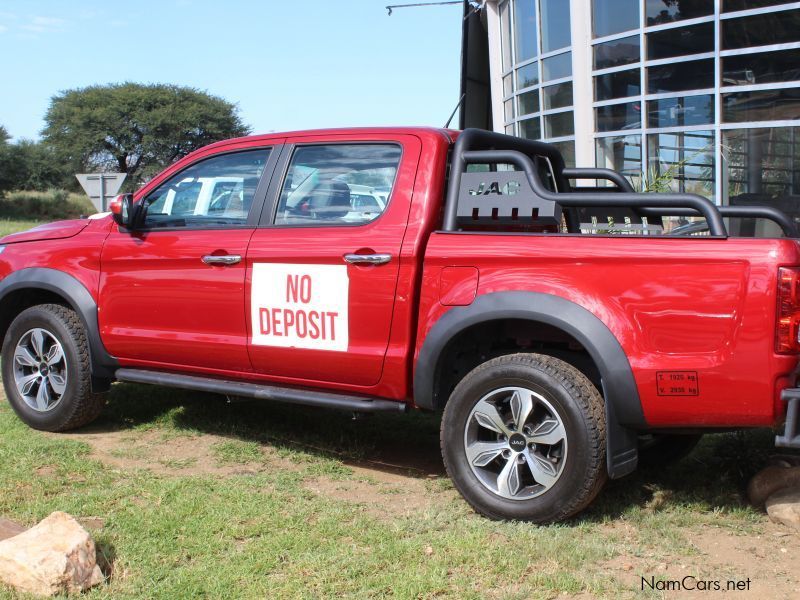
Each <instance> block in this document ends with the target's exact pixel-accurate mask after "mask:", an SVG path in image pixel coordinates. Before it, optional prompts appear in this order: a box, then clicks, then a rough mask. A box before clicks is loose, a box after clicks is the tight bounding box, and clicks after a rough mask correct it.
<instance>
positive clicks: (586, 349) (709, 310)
mask: <svg viewBox="0 0 800 600" xmlns="http://www.w3.org/2000/svg"><path fill="white" fill-rule="evenodd" d="M668 217H682V218H685V219H692V223H693V224H692V225H691V226H690V227H688V228H687V227H685V226H684V227H682V228H680V227H679V228H677V229H674V230H670V227H669V223H668V220H667V218H668ZM742 218H748V219H761V220H762V221H764V222H766V223H768V224H769V226H768V227H767V228H766V229H764V230H766V231H771V232H773V233H774V237H761V238H752V237H734V236H732V235H731V234H730V232H729V229H730V230H733V229H734V227H733V225H734V224H735V223H737V222H738V220H739V219H742ZM687 222H688V221H687ZM682 230H683V233H682ZM796 237H797V231H796V228H795V224H794V222H792V221H791V220H790V219H788V218H787V217H786V215H784V214H783V213H780V212H778V211H777V210H774V209H772V208H769V207H718V206H715V205H714V204H713V203H712V202H710V201H709V200H707V199H706V198H703V197H701V196H696V195H691V194H642V193H635V192H634V190H633V189H632V188H631V186H630V184H629V182H628V181H627V180H626V179H625V178H624V177H622V176H621V175H619V174H618V173H616V172H614V171H609V170H605V169H575V168H566V167H565V165H564V160H563V158H562V157H561V155H560V154H559V153H558V151H557V149H556V148H555V147H554V146H551V145H548V144H544V143H541V142H535V141H530V140H523V139H519V138H515V137H510V136H505V135H501V134H497V133H492V132H487V131H481V130H469V129H468V130H465V131H463V132H458V131H452V130H441V129H429V128H373V129H347V130H323V131H308V132H299V133H285V134H270V135H263V136H252V137H245V138H240V139H234V140H229V141H225V142H220V143H216V144H213V145H210V146H207V147H205V148H203V149H201V150H199V151H197V152H195V153H193V154H191V155H189V156H187V157H186V158H184V159H182V160H180V161H179V162H177V163H176V164H174V165H172V166H171V167H169V168H168V169H166V170H165V171H164V172H163V173H161V174H160V175H158V176H157V177H155V178H153V179H152V180H151V181H150V182H149V183H147V184H146V185H145V186H144V187H142V188H141V189H140V190H139V191H137V192H136V193H135V194H128V195H123V196H120V197H118V198H117V199H115V200H114V202H112V204H111V212H110V213H105V214H100V215H94V216H92V217H89V218H86V219H78V220H74V221H62V222H57V223H51V224H48V225H42V226H39V227H36V228H35V229H32V230H30V231H27V232H23V233H17V234H13V235H9V236H6V237H5V238H3V239H2V240H0V335H2V339H3V346H2V378H3V384H4V387H5V392H6V396H7V398H8V401H9V402H10V404H11V406H12V407H13V409H14V410H15V411H16V413H17V414H18V415H19V418H21V419H22V420H23V421H24V422H25V423H27V424H28V425H30V426H31V427H33V428H36V429H41V430H46V431H64V430H68V429H73V428H77V427H80V426H83V425H85V424H87V423H89V422H90V421H92V420H93V419H95V418H96V417H97V416H98V415H99V414H100V413H101V411H102V410H103V404H104V394H103V393H104V392H106V391H108V389H109V388H110V386H111V384H112V383H113V382H115V381H119V382H138V383H146V384H155V385H163V386H173V387H179V388H186V389H190V390H202V391H210V392H216V393H220V394H226V395H229V396H235V397H249V398H256V399H263V400H272V401H282V402H288V403H296V404H305V405H313V406H319V407H324V408H335V409H342V410H347V411H353V412H366V413H369V412H379V411H398V412H400V411H405V410H408V409H422V410H426V411H438V412H440V413H441V416H442V417H441V448H442V456H443V460H444V464H445V466H446V468H447V471H448V473H449V475H450V477H451V478H452V480H453V483H454V485H455V486H456V488H457V489H458V490H459V492H460V493H461V494H462V496H463V497H464V499H465V500H466V501H467V502H468V503H469V504H470V505H471V506H472V507H474V509H475V510H477V511H478V512H480V513H481V514H483V515H486V516H488V517H491V518H496V519H517V520H528V521H533V522H537V523H550V522H555V521H559V520H563V519H566V518H568V517H570V516H572V515H574V514H576V513H578V512H580V511H581V510H583V509H584V508H585V507H586V506H588V505H589V504H590V503H591V502H592V500H593V499H594V498H595V497H596V496H597V494H598V493H600V491H601V489H602V487H603V484H604V483H605V481H606V480H607V478H608V477H611V478H619V477H623V476H624V475H626V474H628V473H631V472H632V471H633V470H635V469H636V467H637V463H638V462H639V459H640V457H641V458H642V459H645V457H646V455H647V454H648V453H650V454H653V453H655V454H657V455H658V456H659V457H660V458H662V459H664V458H668V457H677V456H680V455H681V454H682V453H685V452H686V451H687V450H689V449H690V448H691V447H692V445H693V444H694V443H695V442H696V441H697V439H698V438H699V436H700V435H701V434H703V433H704V432H711V431H719V430H730V429H738V428H752V427H776V426H779V425H781V423H783V422H784V421H785V423H786V425H785V430H784V431H783V432H782V435H780V436H779V437H778V439H777V442H778V443H779V444H780V445H784V446H791V447H798V446H800V441H799V440H800V438H798V436H797V418H798V417H797V415H798V406H797V403H798V401H800V400H798V399H800V392H799V391H798V389H796V388H795V371H796V369H797V366H798V356H800V339H799V338H798V335H800V245H798V242H797V241H795V238H796ZM787 413H788V414H787Z"/></svg>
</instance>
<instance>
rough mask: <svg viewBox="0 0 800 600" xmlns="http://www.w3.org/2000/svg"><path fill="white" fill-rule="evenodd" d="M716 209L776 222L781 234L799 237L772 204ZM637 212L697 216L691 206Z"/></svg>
mask: <svg viewBox="0 0 800 600" xmlns="http://www.w3.org/2000/svg"><path fill="white" fill-rule="evenodd" d="M717 210H718V211H719V213H720V214H721V215H722V216H723V217H726V218H727V217H732V218H739V219H766V220H767V221H772V222H773V223H776V224H777V225H778V226H779V227H780V228H781V230H782V231H783V234H784V235H785V236H786V237H789V238H796V237H800V235H799V234H798V229H797V224H796V223H795V222H794V221H793V220H792V219H791V218H789V216H788V215H787V214H786V213H785V212H783V211H780V210H778V209H777V208H773V207H772V206H718V207H717ZM636 212H637V213H638V214H640V215H642V216H645V217H664V216H669V217H697V216H699V215H698V212H697V211H696V210H693V209H691V208H671V209H669V210H664V209H662V208H652V207H647V208H639V209H637V211H636Z"/></svg>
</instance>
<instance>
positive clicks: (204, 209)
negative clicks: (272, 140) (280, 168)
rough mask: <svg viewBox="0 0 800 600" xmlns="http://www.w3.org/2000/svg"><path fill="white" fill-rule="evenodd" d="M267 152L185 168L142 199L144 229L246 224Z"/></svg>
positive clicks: (228, 156)
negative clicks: (144, 208)
mask: <svg viewBox="0 0 800 600" xmlns="http://www.w3.org/2000/svg"><path fill="white" fill-rule="evenodd" d="M269 153H270V150H269V149H268V148H266V149H259V150H246V151H243V152H236V153H231V154H222V155H220V156H215V157H212V158H209V159H206V160H204V161H201V162H199V163H197V164H194V165H192V166H191V167H189V168H188V169H184V170H183V171H181V172H180V173H178V174H177V175H175V176H174V177H172V178H171V179H169V180H168V181H166V182H164V183H163V184H161V185H160V186H159V187H158V188H156V189H155V190H154V191H153V192H151V193H150V194H149V195H148V196H147V197H146V198H145V199H144V202H145V206H146V207H147V215H146V217H145V222H144V226H145V228H148V229H155V228H158V227H209V226H211V227H215V226H225V225H244V224H246V223H247V216H248V214H249V213H250V207H251V205H252V203H253V196H255V193H256V187H257V186H258V182H259V179H261V173H262V172H263V171H264V165H266V163H267V159H268V158H269Z"/></svg>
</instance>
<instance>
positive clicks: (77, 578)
mask: <svg viewBox="0 0 800 600" xmlns="http://www.w3.org/2000/svg"><path fill="white" fill-rule="evenodd" d="M0 581H2V582H3V583H6V584H7V585H10V586H12V587H15V588H17V589H18V590H20V591H24V592H28V593H30V594H36V595H39V596H53V595H55V594H64V593H74V592H81V591H83V590H85V589H88V588H90V587H92V586H95V585H97V584H98V583H101V582H102V581H103V573H102V572H101V571H100V567H98V566H97V556H96V554H95V547H94V540H92V538H91V536H90V535H89V534H88V533H87V532H86V530H85V529H84V528H83V527H81V526H80V524H79V523H78V522H77V521H76V520H75V519H73V518H72V517H71V516H70V515H68V514H66V513H63V512H54V513H53V514H51V515H50V516H49V517H47V518H46V519H44V520H43V521H41V522H40V523H39V524H38V525H36V526H35V527H32V528H31V529H28V530H27V531H25V532H23V533H20V534H19V535H16V536H14V537H12V538H9V539H7V540H4V541H2V542H0Z"/></svg>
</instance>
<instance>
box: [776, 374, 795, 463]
mask: <svg viewBox="0 0 800 600" xmlns="http://www.w3.org/2000/svg"><path fill="white" fill-rule="evenodd" d="M781 400H783V401H784V402H786V405H787V407H786V424H785V425H784V429H783V435H777V436H775V445H776V446H778V447H779V448H800V433H798V429H800V423H798V417H800V388H787V389H785V390H783V391H782V392H781Z"/></svg>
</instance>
